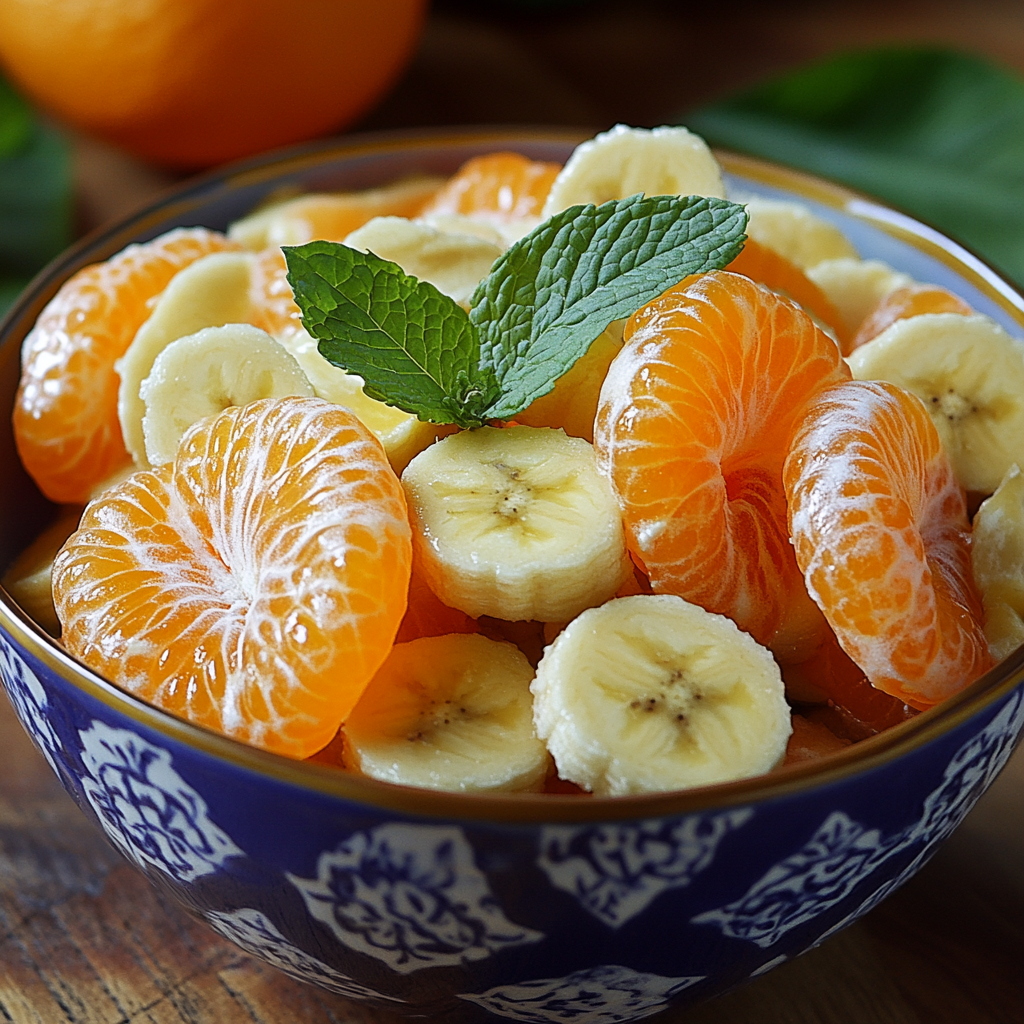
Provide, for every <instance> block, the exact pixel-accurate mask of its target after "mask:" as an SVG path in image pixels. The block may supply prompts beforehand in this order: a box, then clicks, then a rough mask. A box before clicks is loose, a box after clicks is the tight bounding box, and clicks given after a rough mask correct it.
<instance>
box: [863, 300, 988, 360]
mask: <svg viewBox="0 0 1024 1024" xmlns="http://www.w3.org/2000/svg"><path fill="white" fill-rule="evenodd" d="M973 312H974V310H973V309H971V307H970V306H968V305H967V303H966V302H964V300H963V299H961V298H960V297H959V296H957V295H954V294H953V293H952V292H950V291H946V289H945V288H940V287H939V286H938V285H937V284H908V285H905V286H904V287H902V288H897V289H896V290H895V291H892V292H889V294H888V295H886V296H884V297H883V298H882V299H881V300H880V301H879V302H878V305H876V306H875V308H874V309H872V310H871V312H870V313H868V315H867V316H866V317H865V318H864V320H863V321H862V322H861V325H860V327H858V328H857V333H856V335H855V336H854V338H853V340H852V342H851V343H850V347H849V349H848V350H846V355H849V354H850V352H852V351H853V350H854V349H856V348H860V347H861V345H864V344H866V343H867V342H869V341H871V339H872V338H877V337H878V335H880V334H881V333H882V331H884V330H885V329H886V328H887V327H889V326H890V325H892V324H894V323H896V321H897V320H905V319H907V317H911V316H918V315H920V314H921V313H960V314H961V315H962V316H970V315H971V314H972V313H973Z"/></svg>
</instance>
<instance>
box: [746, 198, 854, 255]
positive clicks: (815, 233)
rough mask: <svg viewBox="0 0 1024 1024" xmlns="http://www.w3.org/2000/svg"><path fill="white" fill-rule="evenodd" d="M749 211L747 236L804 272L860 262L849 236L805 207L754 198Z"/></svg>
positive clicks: (782, 201) (749, 204)
mask: <svg viewBox="0 0 1024 1024" xmlns="http://www.w3.org/2000/svg"><path fill="white" fill-rule="evenodd" d="M746 207H747V213H748V215H749V217H750V220H749V221H748V222H747V234H748V235H750V237H751V238H753V239H754V241H755V242H760V243H761V244H762V245H765V246H767V247H768V248H769V249H774V250H775V252H777V253H778V254H779V255H780V256H785V257H786V259H787V260H789V262H790V263H795V264H796V265H797V266H798V267H800V269H801V270H807V269H808V268H809V267H813V266H816V265H817V264H819V263H821V262H823V261H824V260H834V259H844V258H845V259H849V258H854V259H856V258H857V250H856V249H855V248H854V247H853V243H852V242H850V240H849V239H848V238H847V237H846V235H844V234H843V233H842V231H840V230H839V228H837V227H836V226H835V224H830V223H829V222H828V221H827V220H823V219H822V218H821V217H818V216H817V215H816V214H814V213H812V212H811V211H810V210H809V209H808V208H807V207H806V206H804V205H803V204H802V203H791V202H787V201H785V200H782V199H762V198H761V197H759V196H755V197H752V198H750V199H748V200H747V201H746Z"/></svg>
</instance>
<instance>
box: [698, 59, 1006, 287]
mask: <svg viewBox="0 0 1024 1024" xmlns="http://www.w3.org/2000/svg"><path fill="white" fill-rule="evenodd" d="M681 120H682V121H683V123H684V124H686V125H688V126H689V127H690V128H692V129H694V130H695V131H699V132H700V133H701V134H702V135H704V136H705V137H706V138H707V140H708V141H709V142H714V143H717V144H718V145H721V146H728V147H729V148H731V149H736V150H741V151H743V152H748V153H755V154H757V155H758V156H763V157H767V158H768V159H771V160H778V161H780V162H781V163H785V164H789V165H791V166H795V167H802V168H804V169H806V170H809V171H813V172H814V173H816V174H820V175H822V176H823V177H826V178H834V179H836V180H838V181H843V182H846V183H847V184H849V185H852V186H853V187H855V188H858V189H862V190H863V191H865V192H868V193H870V194H871V195H875V196H878V197H879V198H880V199H882V200H884V201H886V202H889V203H891V204H892V205H894V206H896V207H897V208H898V209H902V210H905V211H906V212H907V213H910V214H912V215H914V216H916V217H920V218H921V219H922V220H924V221H925V222H927V223H929V224H932V225H933V226H935V227H937V228H939V229H940V230H941V231H945V232H947V233H948V234H950V235H952V236H953V237H954V238H958V239H959V240H960V241H962V242H964V243H965V244H967V245H969V246H971V247H973V248H974V249H976V250H978V251H979V252H980V253H981V254H982V255H984V256H985V257H986V258H987V259H988V260H990V261H991V262H992V263H994V264H996V266H998V267H1000V268H1002V270H1004V271H1005V272H1006V273H1007V274H1008V275H1009V276H1011V277H1013V278H1015V279H1016V280H1017V282H1018V283H1019V284H1024V79H1022V78H1021V77H1020V75H1017V74H1014V73H1013V72H1011V71H1009V70H1007V69H1005V68H1001V67H998V66H997V65H995V64H992V63H990V62H988V61H986V60H984V59H983V58H981V57H977V56H972V55H969V54H965V53H957V52H955V51H953V50H943V49H939V48H934V47H909V46H907V47H884V48H878V49H870V50H858V51H851V52H848V53H844V54H840V55H838V56H834V57H830V58H827V59H826V60H823V61H817V62H815V63H813V64H809V65H807V66H805V67H802V68H799V69H797V70H795V71H791V72H788V73H786V74H784V75H782V76H779V77H777V78H773V79H771V80H770V81H768V82H766V83H764V84H761V85H759V86H756V87H755V88H753V89H748V90H744V91H743V92H740V93H737V94H736V95H734V96H732V97H729V98H727V99H725V100H722V101H720V102H718V103H714V104H712V105H710V106H706V107H702V108H701V109H699V110H697V111H691V112H690V113H687V114H685V115H683V117H682V118H681Z"/></svg>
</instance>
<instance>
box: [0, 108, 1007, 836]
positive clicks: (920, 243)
mask: <svg viewBox="0 0 1024 1024" xmlns="http://www.w3.org/2000/svg"><path fill="white" fill-rule="evenodd" d="M592 134H593V133H588V132H586V131H585V130H577V131H571V130H567V129H552V130H546V129H500V128H498V129H494V128H482V129H465V130H451V129H447V130H436V131H413V132H388V133H379V134H374V135H364V136H356V137H353V138H351V139H342V140H339V141H336V142H332V143H327V144H319V145H315V146H312V147H306V148H303V149H301V150H298V151H288V152H285V153H283V154H281V155H276V156H275V155H271V156H268V157H264V158H257V159H256V160H254V161H251V162H248V163H245V164H242V165H241V166H239V165H236V166H235V167H233V168H228V169H227V170H224V171H217V172H212V173H210V174H207V175H204V176H202V177H200V178H198V179H194V180H193V181H191V182H189V183H188V184H187V185H185V186H179V187H178V188H177V189H174V190H172V191H171V192H169V193H168V194H167V195H166V196H165V197H164V198H162V199H159V200H157V201H156V202H155V203H153V204H152V205H151V206H149V207H147V208H146V209H144V210H142V211H140V212H139V213H138V214H136V215H134V216H132V217H130V218H128V219H126V220H124V221H122V222H120V223H119V224H117V225H115V226H114V227H112V228H110V229H107V230H101V231H99V232H94V233H93V234H92V235H90V236H88V237H86V238H84V239H82V241H80V242H79V243H78V244H77V245H75V246H74V247H72V248H71V249H69V250H68V251H67V252H66V253H65V254H64V255H63V256H61V257H58V259H57V260H56V261H55V262H54V263H53V264H51V265H50V266H49V267H47V268H46V269H45V270H44V271H42V273H40V274H39V275H38V276H37V278H36V279H35V281H33V282H32V284H31V285H29V287H28V289H26V292H25V294H24V296H23V298H22V299H21V300H20V301H19V302H18V303H17V304H16V306H15V307H14V308H13V309H12V310H11V312H10V315H9V316H8V318H7V331H8V332H10V333H18V330H19V329H20V337H24V335H25V334H26V333H27V331H28V328H29V327H30V326H31V323H33V322H34V321H35V318H36V316H38V313H39V311H40V310H41V308H42V306H43V305H44V304H45V303H46V302H47V301H49V299H50V298H51V297H52V295H53V294H54V293H55V292H56V290H57V288H58V287H59V286H60V284H61V283H63V281H64V280H66V279H67V277H69V276H70V275H71V274H72V273H74V272H75V271H76V270H77V269H79V267H80V266H84V265H85V264H86V263H90V262H95V261H96V260H97V259H104V258H106V257H107V256H109V255H112V254H113V253H115V252H118V251H119V250H120V249H122V248H124V246H125V245H127V244H128V243H129V242H131V241H132V240H133V239H134V238H136V237H138V236H139V235H140V234H144V233H145V232H146V231H147V230H149V229H152V228H158V227H159V226H160V225H161V224H162V223H164V222H166V221H167V220H168V219H170V218H171V217H181V216H183V215H187V214H188V213H189V211H190V210H192V209H195V208H197V207H199V206H202V205H205V204H206V203H207V202H209V201H210V199H211V187H213V186H217V185H219V186H220V188H221V190H222V191H231V190H233V189H236V188H241V187H246V186H250V185H257V184H261V183H264V182H270V181H272V180H274V179H277V178H279V177H281V176H282V175H288V174H295V173H299V172H302V171H304V170H309V169H313V168H316V167H320V166H323V165H324V164H327V163H330V162H332V161H334V160H336V159H341V158H350V159H351V158H356V157H359V156H367V157H370V156H376V155H381V154H386V153H399V152H401V153H415V152H416V151H433V150H436V149H437V148H438V147H444V146H472V147H474V148H475V149H477V150H478V151H479V152H481V153H484V152H488V151H491V150H495V149H499V148H502V149H514V148H515V147H516V146H517V145H524V144H529V143H552V142H555V143H564V144H565V145H566V146H567V147H571V146H574V145H576V144H577V143H579V142H581V141H582V140H584V139H586V138H589V137H590V136H591V135H592ZM716 155H717V156H718V158H719V160H720V162H721V164H722V166H723V167H724V169H725V170H726V171H727V172H729V173H733V174H736V175H738V176H741V177H743V178H746V179H748V180H751V181H755V182H757V183H759V184H762V185H766V186H769V187H771V188H777V189H781V190H784V191H785V192H787V193H789V194H791V195H792V196H793V197H794V198H796V199H809V200H812V201H815V202H818V203H821V204H823V205H825V206H827V207H830V208H832V209H834V210H837V211H840V212H842V213H845V214H848V215H850V216H853V217H855V218H857V219H860V220H863V221H866V222H868V223H870V224H872V225H873V226H874V227H876V228H878V229H880V230H881V231H883V232H885V233H886V234H889V235H891V236H892V237H894V238H898V239H899V240H901V241H903V242H906V243H907V244H909V245H911V246H913V247H914V248H916V249H918V250H919V251H921V252H923V253H925V254H926V255H928V256H932V257H934V258H935V259H937V260H939V261H940V262H942V263H943V264H944V265H946V266H947V267H949V268H950V269H952V270H954V271H955V272H956V273H957V274H959V275H960V276H961V277H962V278H964V279H965V280H966V281H967V282H968V283H969V284H971V285H973V286H974V287H975V288H977V289H978V290H979V291H981V292H982V293H983V294H985V295H986V296H987V297H989V298H990V299H991V300H992V301H993V302H995V303H996V304H997V305H998V306H999V307H1000V308H1001V309H1003V310H1004V311H1005V312H1006V313H1007V314H1008V315H1009V316H1011V317H1012V318H1013V320H1014V321H1015V322H1017V323H1019V324H1021V325H1022V326H1024V298H1022V297H1021V296H1020V295H1019V294H1018V293H1017V292H1016V290H1015V289H1014V288H1012V287H1011V286H1010V285H1009V284H1008V283H1007V282H1005V281H1004V280H1003V279H1002V278H1001V277H1000V275H999V274H998V273H997V272H996V271H995V270H993V269H992V268H991V267H989V266H988V265H987V264H986V263H985V262H984V261H983V260H982V259H980V258H979V257H978V256H976V255H975V254H973V253H972V252H970V251H969V250H968V249H966V248H965V247H964V246H962V245H960V244H958V243H957V242H954V241H952V240H951V239H949V238H947V237H946V236H945V235H943V234H941V233H940V232H938V231H935V230H934V229H932V228H930V227H928V226H927V225H925V224H922V223H921V222H920V221H917V220H915V219H914V218H912V217H909V216H907V215H905V214H902V213H900V212H898V211H896V210H893V209H892V208H891V207H888V206H884V205H882V204H880V203H878V202H876V201H875V200H873V199H871V198H870V197H868V196H864V195H861V194H859V193H857V192H855V191H853V190H852V189H848V188H845V187H843V186H841V185H835V184H832V183H830V182H826V181H823V180H822V179H820V178H817V177H814V176H813V175H809V174H805V173H803V172H801V171H795V170H792V169H790V168H787V167H784V166H781V165H779V164H769V163H766V162H765V161H762V160H758V159H756V158H753V157H747V156H741V155H738V154H735V153H728V152H717V153H716ZM0 627H2V628H3V629H4V630H5V631H6V632H7V633H8V634H9V635H10V636H11V637H12V638H13V639H14V640H15V641H16V642H17V643H18V644H20V645H21V647H22V648H24V649H25V650H27V651H28V652H29V653H30V654H32V655H33V656H35V657H36V658H38V659H39V661H41V662H42V663H43V664H44V665H45V666H46V667H47V668H48V669H49V670H50V671H51V672H53V673H54V674H56V675H58V676H60V677H61V678H62V679H63V680H64V681H65V682H67V683H69V684H71V685H72V686H75V687H77V688H78V689H80V690H82V691H83V692H84V693H86V694H88V695H89V696H90V697H92V698H94V699H96V700H98V701H100V702H101V703H102V704H104V705H106V706H107V707H108V708H110V709H112V710H114V711H117V712H118V713H120V714H122V715H125V716H126V717H127V718H129V719H131V720H132V721H134V722H137V723H138V724H140V725H143V726H145V727H147V728H149V729H152V730H153V731H154V732H157V733H162V734H163V735H165V736H167V737H168V738H170V739H173V740H175V741H177V742H179V743H182V744H184V745H185V746H187V747H191V748H194V749H195V750H197V751H201V752H203V753H205V754H209V755H211V756H213V757H215V758H217V759H219V760H223V761H225V762H227V763H229V764H231V765H232V766H234V767H236V768H241V769H245V770H248V771H251V772H254V773H256V774H257V775H262V776H266V777H268V778H270V779H273V780H275V781H277V782H281V783H286V784H290V785H294V786H297V787H300V788H302V789H308V790H311V791H314V792H316V793H319V794H322V795H325V796H329V797H337V798H340V799H342V800H345V801H351V802H354V803H358V804H364V805H369V806H374V807H378V808H380V809H381V810H387V811H391V812H398V813H401V814H406V815H412V816H417V817H426V818H441V819H467V820H477V821H493V822H497V823H506V824H507V823H512V822H517V823H534V822H536V823H539V824H543V823H550V822H588V821H609V820H621V819H627V818H654V817H662V816H668V815H673V816H674V815H680V814H689V813H695V812H700V811H707V810H710V809H714V808H722V807H730V806H735V805H738V804H749V803H757V802H763V801H766V800H773V799H779V798H783V797H788V796H792V795H796V794H799V793H803V792H807V791H809V790H813V789H817V788H819V787H821V788H825V787H828V786H830V785H832V784H833V783H838V782H842V781H844V780H846V779H849V778H852V777H853V776H855V775H858V774H860V773H867V772H871V771H874V770H876V769H879V768H882V767H884V766H886V765H888V764H891V763H892V762H893V761H896V760H898V759H899V758H901V757H903V756H904V755H906V754H909V753H911V752H912V751H915V750H919V749H920V748H921V747H924V746H925V745H927V744H929V743H931V742H932V741H934V740H936V739H938V738H939V737H941V736H943V735H945V734H947V733H949V732H951V731H953V730H955V729H956V728H957V727H958V726H960V725H961V724H963V723H964V722H966V721H967V720H968V719H970V718H972V717H973V716H975V715H977V714H979V713H981V712H982V711H984V710H985V709H986V708H988V707H990V706H991V705H993V704H994V703H996V702H997V701H999V700H1001V699H1003V698H1004V697H1006V696H1007V695H1008V694H1009V693H1010V692H1011V691H1012V690H1014V689H1015V688H1016V687H1017V686H1019V685H1021V683H1022V682H1024V648H1021V649H1020V650H1018V651H1016V652H1015V653H1014V654H1012V655H1011V656H1010V657H1009V658H1007V659H1006V660H1005V661H1003V662H1001V663H1000V664H999V665H997V666H995V667H994V668H993V669H991V670H990V671H989V672H987V673H986V674H985V675H983V676H982V677H981V678H980V679H978V680H976V681H975V682H974V683H973V684H971V685H970V686H969V687H967V688H966V689H964V690H962V691H961V692H960V693H958V694H956V695H955V696H953V697H950V698H949V699H948V700H946V701H944V702H943V703H941V704H939V705H937V706H935V707H934V708H931V709H929V710H928V711H924V712H922V713H921V714H919V715H918V716H916V717H915V718H914V719H912V720H911V721H909V722H904V723H901V724H900V725H897V726H893V727H892V728H890V729H887V730H886V731H884V732H882V733H879V734H878V735H876V736H872V737H870V738H869V739H866V740H861V741H860V742H859V743H855V744H853V745H852V746H850V747H848V748H846V749H845V750H843V751H841V752H839V753H836V754H833V755H831V756H830V757H828V758H826V759H825V760H824V761H818V762H806V763H803V764H798V765H793V766H790V767H787V768H781V769H777V770H776V771H774V772H772V773H770V774H768V775H762V776H757V777H755V778H750V779H741V780H738V781H736V782H728V783H723V784H720V785H716V786H705V787H701V788H699V789H692V790H677V791H673V792H668V793H649V794H643V795H639V796H620V797H596V796H591V797H578V796H562V795H555V794H541V793H522V794H519V793H515V794H503V795H493V796H491V795H482V794H473V793H448V792H438V791H434V790H427V789H415V788H412V787H407V786H396V785H392V784H390V783H385V782H377V781H376V780H373V779H366V778H362V777H359V776H356V775H351V774H349V773H347V772H345V771H342V770H339V769H337V768H331V767H328V766H324V765H320V764H315V763H312V762H309V761H293V760H290V759H288V758H285V757H282V756H280V755H277V754H272V753H268V752H266V751H263V750H259V749H257V748H255V747H250V746H248V745H246V744H244V743H241V742H239V741H237V740H232V739H229V738H228V737H226V736H222V735H220V734H219V733H214V732H211V731H209V730H207V729H205V728H202V727H200V726H197V725H193V724H191V723H190V722H187V721H184V720H183V719H179V718H176V717H174V716H173V715H170V714H168V713H167V712H165V711H161V710H160V709H159V708H156V707H153V706H151V705H149V704H146V703H145V702H144V701H142V700H140V699H139V698H138V697H135V696H133V695H132V694H131V693H129V692H127V691H125V690H121V689H120V688H118V687H117V686H115V685H114V684H112V683H109V682H107V681H106V680H105V679H103V678H102V677H100V676H98V675H97V674H96V673H95V672H93V671H92V670H91V669H89V668H87V667H86V666H85V665H83V664H82V663H80V662H78V661H77V660H76V659H74V658H72V657H71V656H70V655H69V654H67V653H66V652H65V651H64V650H63V649H62V648H61V647H60V646H59V645H58V644H57V642H56V641H54V640H53V639H52V638H51V637H49V636H48V635H47V634H46V633H44V632H43V631H42V630H41V629H40V628H39V627H38V626H36V625H35V624H34V623H33V622H32V621H31V620H30V619H29V618H28V617H27V616H26V615H24V613H22V612H21V610H20V609H19V608H18V606H17V605H16V604H15V603H14V602H13V601H12V600H11V598H10V597H9V596H8V595H7V593H6V591H4V590H3V589H2V588H0Z"/></svg>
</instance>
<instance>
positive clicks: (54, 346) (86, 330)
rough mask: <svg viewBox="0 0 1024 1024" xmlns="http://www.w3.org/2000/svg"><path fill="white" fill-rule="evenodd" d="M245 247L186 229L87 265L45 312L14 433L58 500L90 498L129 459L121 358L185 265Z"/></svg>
mask: <svg viewBox="0 0 1024 1024" xmlns="http://www.w3.org/2000/svg"><path fill="white" fill-rule="evenodd" d="M238 248H239V246H238V244H237V243H235V242H231V241H229V240H228V239H227V238H225V237H224V236H223V235H221V234H218V233H217V232H215V231H207V230H206V229H205V228H188V229H185V228H179V229H176V230H174V231H171V232H169V233H168V234H166V235H161V236H160V237H159V238H156V239H154V240H153V241H152V242H146V243H144V244H142V245H130V246H128V248H127V249H125V250H124V251H123V252H121V253H118V254H117V255H116V256H113V257H111V259H109V260H107V261H106V262H105V263H98V264H95V265H93V266H90V267H86V268H85V269H83V270H80V271H79V272H78V273H77V274H75V276H74V277H72V278H71V279H70V280H69V281H67V282H66V283H65V284H64V286H63V287H62V288H61V289H60V291H59V292H58V293H57V294H56V295H55V296H54V298H53V299H52V300H51V301H50V302H49V304H48V305H47V306H46V308H45V309H44V310H43V312H42V313H41V314H40V316H39V319H38V321H37V322H36V325H35V327H34V328H33V329H32V331H31V332H30V333H29V335H28V337H26V339H25V343H24V346H23V348H22V373H21V384H20V387H19V388H18V395H17V398H16V400H15V406H14V437H15V442H16V444H17V447H18V453H19V455H20V456H21V461H22V464H23V465H24V467H25V469H26V470H27V471H28V473H29V475H30V476H31V477H32V478H33V479H34V480H35V481H36V483H37V484H38V485H39V489H40V490H41V491H42V492H43V493H44V494H45V495H46V496H47V497H48V498H50V499H51V500H52V501H56V502H67V503H80V504H84V503H85V502H86V501H88V500H89V497H90V495H91V493H92V492H93V490H94V488H95V487H96V486H97V485H99V484H101V483H102V482H103V481H105V480H107V479H109V478H110V477H112V476H114V474H115V473H116V472H117V471H118V470H119V469H121V468H122V467H125V466H127V465H129V464H130V462H131V459H130V456H129V455H128V452H127V451H126V450H125V446H124V441H123V440H122V437H121V425H120V422H119V421H118V415H117V393H118V385H119V378H118V375H117V373H116V372H115V370H114V363H115V362H116V360H117V359H119V358H120V357H121V356H122V355H123V354H124V352H125V350H126V349H127V348H128V346H129V345H130V344H131V342H132V339H133V338H134V337H135V333H136V331H137V330H138V329H139V327H140V326H141V325H142V323H143V322H144V321H145V320H146V319H147V318H148V317H149V315H150V312H151V308H150V302H151V300H152V299H153V298H154V297H155V296H157V295H159V294H160V293H161V292H162V291H163V290H164V288H166V287H167V285H168V284H169V283H170V281H171V278H173V277H174V275H175V274H177V273H178V271H179V270H181V269H182V268H184V267H187V266H188V265H189V264H190V263H193V262H194V261H195V260H198V259H199V258H201V257H202V256H205V255H207V254H208V253H212V252H222V251H226V250H233V249H238Z"/></svg>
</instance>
